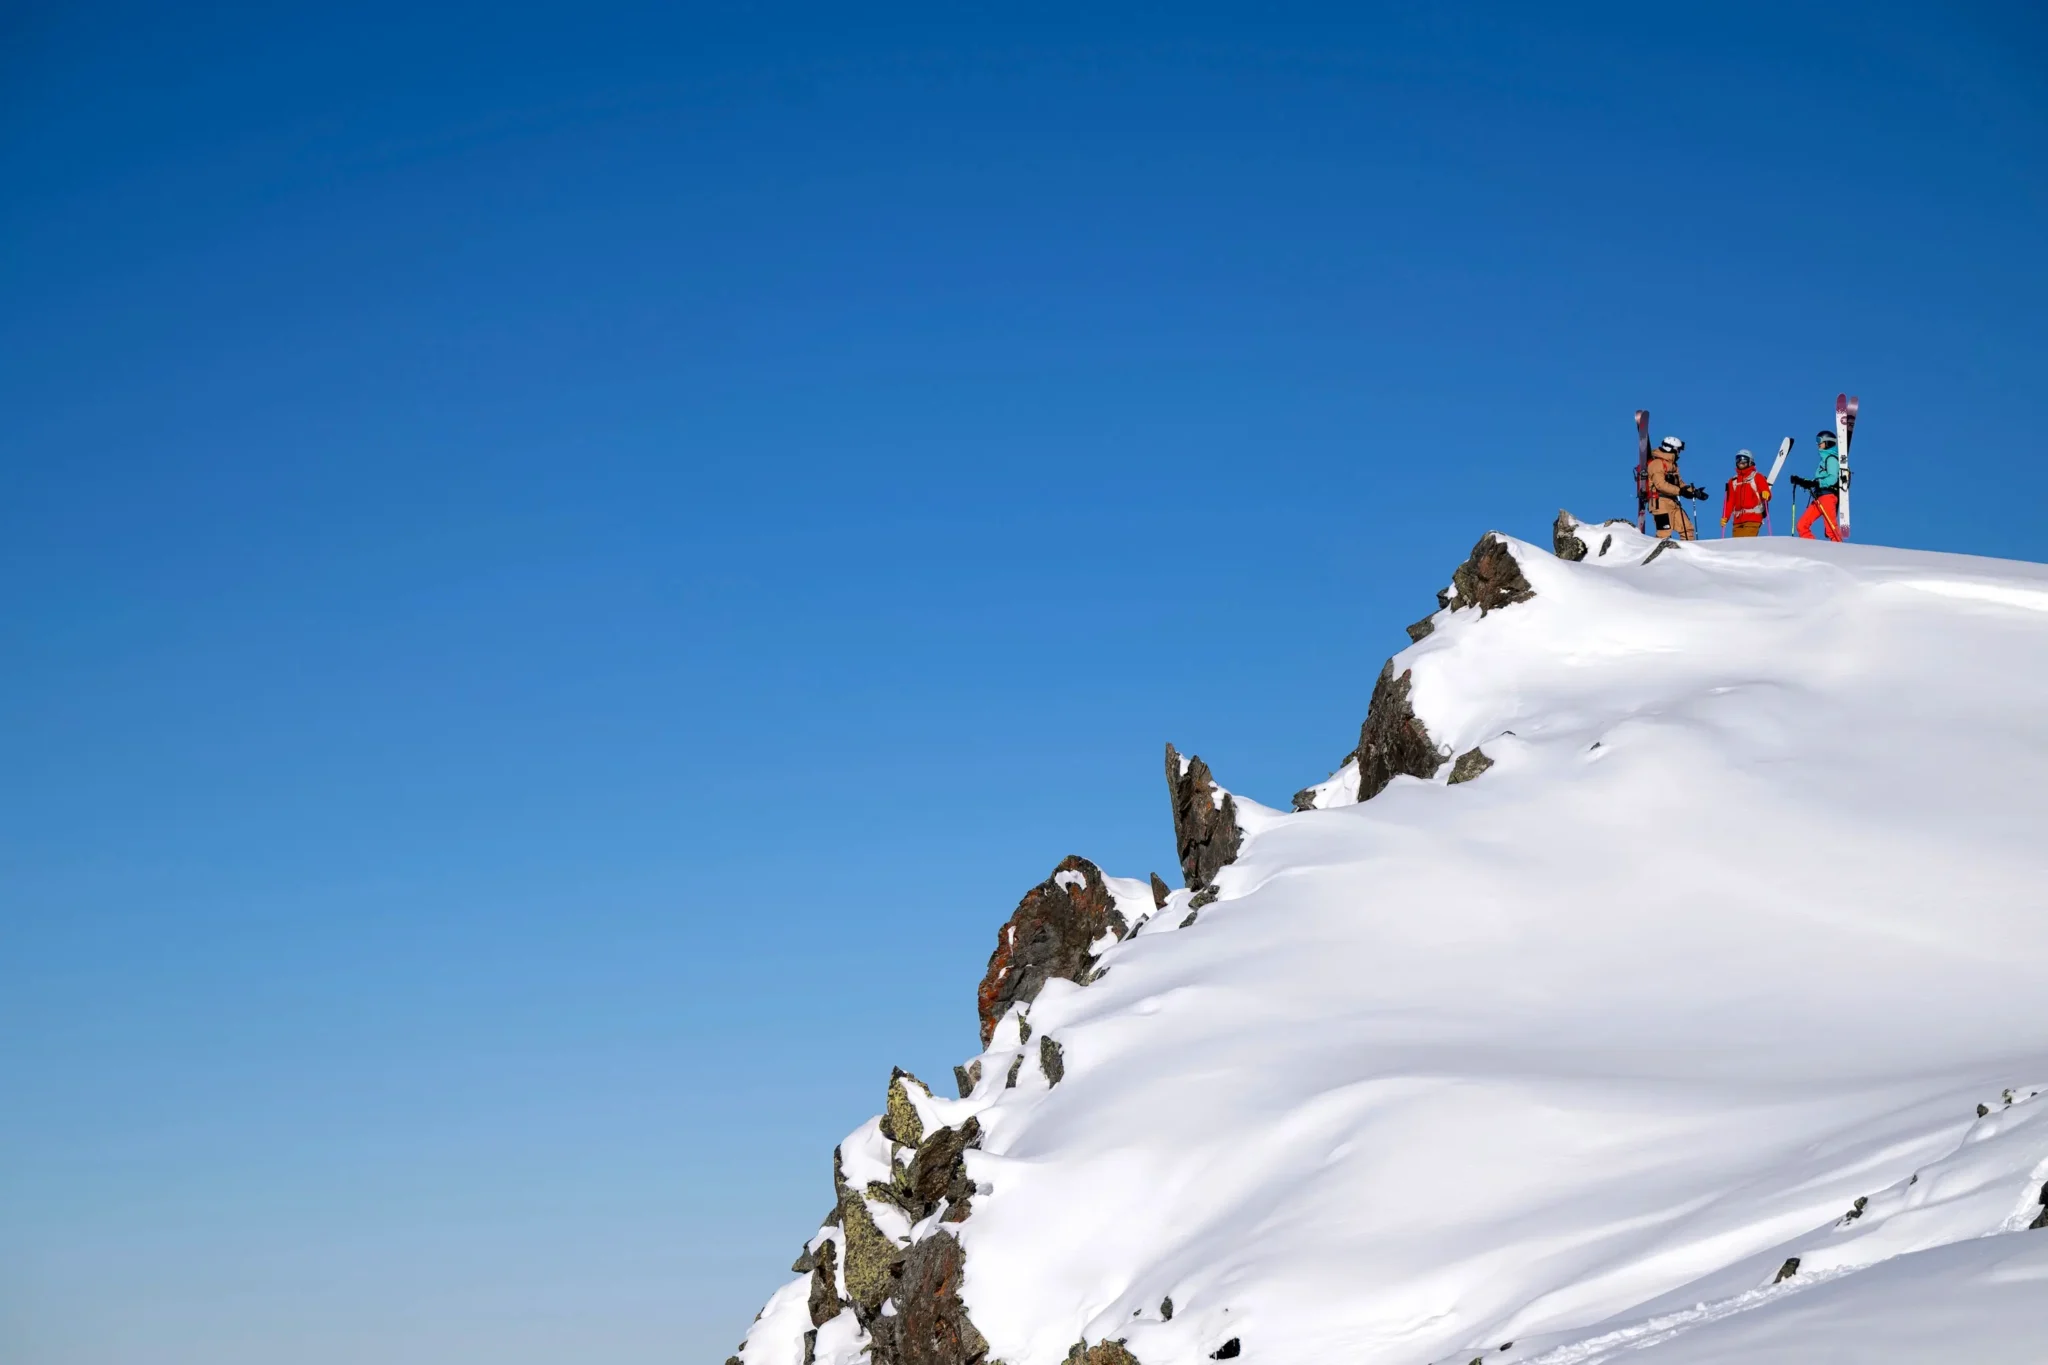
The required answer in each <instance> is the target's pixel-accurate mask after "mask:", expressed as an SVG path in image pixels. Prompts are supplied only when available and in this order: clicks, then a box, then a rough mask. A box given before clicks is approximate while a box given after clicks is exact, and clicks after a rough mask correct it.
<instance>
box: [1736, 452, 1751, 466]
mask: <svg viewBox="0 0 2048 1365" xmlns="http://www.w3.org/2000/svg"><path fill="white" fill-rule="evenodd" d="M1735 467H1736V468H1737V469H1755V468H1756V457H1755V456H1753V455H1751V454H1750V453H1749V452H1748V451H1746V450H1738V451H1736V452H1735Z"/></svg>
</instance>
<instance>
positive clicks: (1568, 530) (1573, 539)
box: [1550, 507, 1586, 564]
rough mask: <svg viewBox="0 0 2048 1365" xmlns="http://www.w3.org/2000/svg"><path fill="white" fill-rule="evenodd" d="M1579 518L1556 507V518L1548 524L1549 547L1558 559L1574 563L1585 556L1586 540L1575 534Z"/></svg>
mask: <svg viewBox="0 0 2048 1365" xmlns="http://www.w3.org/2000/svg"><path fill="white" fill-rule="evenodd" d="M1578 529H1579V519H1578V518H1577V517H1575V516H1573V515H1572V514H1571V513H1569V512H1567V511H1565V510H1564V509H1563V508H1562V507H1560V508H1558V509H1557V520H1556V521H1554V522H1552V523H1551V524H1550V548H1551V549H1552V550H1553V551H1554V552H1555V553H1556V554H1557V557H1558V558H1559V559H1569V560H1570V561H1572V563H1574V564H1576V563H1578V562H1579V561H1580V560H1582V559H1584V558H1585V557H1586V542H1585V541H1583V540H1580V539H1579V537H1578V535H1577V534H1576V533H1577V531H1578Z"/></svg>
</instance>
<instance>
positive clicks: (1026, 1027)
mask: <svg viewBox="0 0 2048 1365" xmlns="http://www.w3.org/2000/svg"><path fill="white" fill-rule="evenodd" d="M1017 1041H1018V1042H1020V1043H1028V1042H1030V1041H1031V1020H1030V1018H1029V1017H1027V1016H1025V1015H1022V1014H1020V1015H1018V1016H1017Z"/></svg>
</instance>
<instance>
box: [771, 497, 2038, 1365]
mask: <svg viewBox="0 0 2048 1365" xmlns="http://www.w3.org/2000/svg"><path fill="white" fill-rule="evenodd" d="M1558 549H1559V556H1566V555H1569V554H1571V553H1572V552H1573V550H1577V551H1580V552H1582V553H1583V555H1584V557H1583V559H1580V560H1577V561H1573V560H1571V559H1569V558H1566V557H1554V556H1552V555H1550V554H1547V553H1544V552H1542V551H1540V550H1538V549H1536V548H1534V547H1531V546H1529V545H1526V544H1523V543H1521V542H1518V541H1512V540H1508V539H1506V538H1503V537H1489V538H1488V539H1487V540H1485V541H1482V542H1481V546H1480V547H1479V550H1478V551H1475V555H1474V557H1473V559H1472V560H1470V561H1468V562H1467V564H1466V565H1464V566H1461V568H1460V574H1459V576H1457V577H1455V578H1454V581H1453V584H1452V586H1450V587H1449V588H1447V589H1446V590H1445V593H1444V594H1442V595H1441V596H1440V598H1439V602H1440V604H1441V606H1442V608H1443V609H1442V610H1439V611H1438V612H1437V613H1436V614H1435V615H1434V616H1432V617H1431V618H1429V620H1428V621H1426V622H1418V623H1417V624H1416V625H1415V626H1413V627H1411V628H1410V633H1411V635H1413V636H1415V637H1417V640H1416V643H1415V644H1413V645H1412V646H1411V647H1410V648H1408V649H1406V650H1404V651H1402V652H1401V653H1400V654H1398V655H1396V656H1395V657H1394V659H1393V660H1392V661H1391V662H1390V664H1389V667H1388V670H1387V672H1386V673H1385V674H1384V675H1383V676H1382V677H1381V679H1380V683H1379V686H1378V687H1376V688H1373V689H1372V690H1373V695H1374V706H1373V711H1374V715H1373V716H1370V717H1368V720H1367V723H1366V726H1365V727H1364V730H1365V733H1364V734H1363V735H1362V736H1361V743H1360V747H1359V749H1358V750H1356V751H1354V753H1353V754H1352V755H1351V756H1350V757H1349V758H1348V759H1347V760H1346V762H1345V765H1344V767H1342V768H1341V769H1340V770H1339V771H1338V773H1337V774H1335V775H1333V776H1332V778H1331V779H1329V780H1328V781H1327V782H1324V783H1320V784H1317V785H1316V786H1313V787H1310V788H1308V789H1306V790H1305V791H1304V792H1303V793H1302V794H1301V795H1300V796H1299V797H1297V798H1296V805H1297V806H1299V807H1301V809H1298V810H1296V811H1294V812H1281V811H1279V810H1274V809H1269V808H1267V807H1264V806H1260V805H1258V804H1256V803H1255V802H1252V801H1250V800H1248V799H1247V798H1245V797H1244V796H1243V795H1242V794H1241V793H1238V794H1225V793H1223V791H1222V789H1221V788H1220V787H1214V786H1213V783H1211V782H1210V779H1209V778H1208V774H1207V770H1206V768H1204V769H1202V771H1201V773H1200V774H1199V782H1198V784H1197V786H1198V788H1199V786H1200V784H1209V786H1210V787H1211V788H1212V790H1211V799H1210V800H1209V801H1208V802H1207V803H1206V809H1204V806H1205V803H1204V802H1202V801H1201V800H1200V799H1199V798H1200V795H1201V793H1200V791H1199V790H1197V791H1196V792H1195V795H1194V796H1193V797H1190V796H1189V794H1188V791H1187V784H1188V782H1189V781H1190V780H1192V779H1190V777H1189V773H1190V766H1189V760H1185V759H1178V758H1177V756H1176V757H1175V758H1172V759H1170V760H1169V770H1168V780H1169V785H1170V787H1173V789H1174V790H1173V796H1174V809H1175V816H1176V823H1177V824H1179V823H1181V822H1182V821H1183V820H1184V819H1194V818H1197V817H1199V819H1200V820H1202V821H1204V822H1206V825H1205V829H1204V831H1203V832H1202V837H1203V838H1204V839H1207V840H1208V841H1209V842H1207V843H1205V844H1203V845H1202V846H1203V847H1205V848H1207V847H1222V846H1223V845H1225V844H1229V845H1230V849H1229V851H1230V852H1231V853H1233V854H1234V857H1233V858H1232V859H1231V860H1230V861H1228V862H1226V863H1224V864H1222V865H1221V866H1220V867H1215V868H1213V869H1212V868H1211V867H1210V866H1209V865H1207V864H1203V865H1202V866H1201V867H1200V868H1199V869H1197V868H1195V867H1194V866H1193V865H1191V866H1190V873H1189V880H1190V881H1191V882H1195V883H1197V884H1195V885H1191V886H1189V887H1186V888H1183V889H1179V890H1174V891H1172V892H1170V893H1169V892H1167V890H1166V888H1165V886H1164V884H1163V883H1159V882H1158V881H1157V879H1156V878H1155V879H1154V883H1153V884H1152V885H1151V886H1149V887H1148V886H1147V885H1146V884H1145V883H1143V882H1138V881H1135V880H1126V879H1122V878H1113V877H1110V878H1105V877H1102V876H1101V874H1100V873H1099V871H1098V870H1097V869H1095V868H1094V867H1093V865H1092V864H1089V863H1087V862H1086V861H1085V860H1083V859H1069V860H1068V862H1067V863H1064V864H1062V865H1061V869H1060V871H1059V872H1058V874H1057V877H1058V880H1054V879H1049V880H1048V883H1047V884H1046V886H1044V887H1040V888H1038V889H1037V890H1036V891H1034V892H1033V896H1034V897H1037V900H1036V901H1033V900H1032V899H1031V898H1027V906H1034V905H1035V906H1036V907H1037V909H1035V910H1033V911H1032V916H1033V917H1032V918H1029V919H1028V920H1027V919H1026V917H1025V910H1024V909H1023V908H1020V911H1019V919H1017V920H1013V922H1012V924H1010V925H1008V926H1005V930H1004V933H1005V935H1006V936H1007V937H1006V938H1005V939H1004V940H1003V941H1002V942H999V945H998V957H999V958H1004V960H1005V961H1008V958H1005V957H1004V955H1005V954H1006V953H1008V954H1022V953H1025V952H1026V948H1027V947H1028V946H1029V945H1022V944H1021V940H1020V939H1019V934H1020V933H1022V934H1024V935H1025V936H1026V937H1030V938H1031V939H1032V942H1033V943H1036V944H1037V945H1038V946H1037V947H1036V948H1032V949H1031V950H1030V951H1032V952H1036V953H1037V954H1038V956H1037V957H1036V958H1034V959H1033V960H1034V961H1053V960H1054V959H1055V958H1057V959H1058V960H1059V961H1062V962H1064V963H1065V964H1066V965H1065V967H1064V968H1063V969H1061V972H1059V973H1054V974H1042V975H1043V980H1042V983H1041V982H1039V981H1036V980H1035V981H1034V982H1033V987H1034V991H1035V993H1034V994H1032V995H1031V996H1030V998H1028V999H1027V998H1025V997H1024V995H1023V994H1022V993H1018V992H1014V991H1013V992H1012V994H1011V995H1008V996H1006V995H1002V994H1001V993H1000V992H998V993H997V994H996V995H993V996H992V995H990V993H989V988H988V986H987V984H986V983H985V985H984V999H985V1000H991V999H993V1000H996V1001H997V1006H996V1007H999V1008H1000V1009H1001V1011H1002V1012H1001V1014H1000V1016H999V1017H994V1016H993V1015H991V1017H989V1018H988V1019H987V1020H986V1021H985V1022H986V1027H987V1031H986V1033H985V1037H986V1038H987V1047H986V1050H985V1051H983V1052H982V1053H981V1054H980V1055H978V1056H977V1057H975V1058H973V1059H971V1060H970V1061H969V1062H968V1063H967V1064H966V1065H965V1066H964V1067H963V1068H962V1069H961V1071H960V1076H959V1079H960V1082H961V1084H960V1088H961V1090H962V1091H963V1097H962V1098H959V1099H946V1098H939V1097H935V1096H933V1095H932V1094H931V1093H930V1092H929V1091H928V1090H927V1089H926V1088H925V1087H924V1086H923V1085H922V1084H921V1083H919V1082H918V1081H917V1080H916V1079H915V1078H911V1077H908V1076H904V1075H901V1074H899V1075H898V1076H897V1077H896V1078H895V1079H894V1080H893V1081H892V1082H891V1086H890V1091H889V1104H888V1111H887V1112H886V1113H885V1114H883V1115H882V1116H880V1117H879V1118H877V1119H875V1120H872V1121H870V1122H869V1123H868V1124H866V1125H864V1126H863V1127H861V1128H860V1129H858V1130H857V1131H856V1132H854V1133H853V1134H852V1135H850V1136H849V1137H848V1138H847V1140H846V1141H845V1142H844V1143H843V1144H842V1145H841V1147H840V1149H839V1152H838V1153H837V1158H836V1165H835V1170H836V1173H837V1182H838V1185H839V1191H838V1194H839V1202H838V1205H837V1206H836V1209H835V1212H834V1214H833V1215H832V1218H831V1220H830V1221H828V1223H827V1225H826V1226H825V1227H823V1228H821V1229H820V1230H819V1232H818V1233H817V1234H816V1235H815V1236H814V1237H813V1238H812V1239H811V1241H810V1242H809V1243H808V1244H807V1245H806V1247H805V1248H804V1252H803V1255H802V1257H801V1258H800V1259H799V1261H798V1269H799V1270H800V1271H803V1272H805V1273H804V1275H803V1276H802V1277H801V1278H799V1279H796V1280H794V1281H792V1282H791V1283H790V1284H789V1286H788V1287H787V1288H785V1289H784V1290H782V1291H781V1292H779V1293H778V1294H777V1295H776V1296H775V1297H774V1298H773V1299H771V1300H770V1302H769V1303H768V1305H767V1307H766V1308H764V1309H763V1310H762V1313H761V1315H760V1317H759V1318H758V1319H757V1321H756V1322H755V1324H754V1326H753V1328H752V1330H751V1331H750V1333H749V1334H748V1336H747V1339H746V1341H745V1343H744V1344H743V1345H742V1347H741V1350H740V1354H739V1357H738V1359H739V1360H740V1361H741V1362H742V1365H848V1363H850V1362H852V1361H853V1360H855V1359H856V1358H858V1357H861V1356H863V1355H869V1356H872V1357H873V1358H875V1359H876V1360H877V1361H878V1362H888V1363H893V1362H903V1365H971V1362H974V1361H976V1360H986V1361H990V1362H994V1361H1001V1362H1005V1363H1006V1365H1054V1363H1055V1362H1059V1361H1062V1360H1066V1359H1069V1358H1070V1357H1082V1356H1085V1358H1086V1359H1087V1361H1088V1362H1089V1365H1127V1362H1128V1361H1129V1360H1130V1359H1132V1358H1135V1360H1136V1361H1138V1362H1142V1365H1198V1363H1199V1362H1201V1361H1204V1360H1206V1359H1211V1358H1215V1359H1231V1358H1235V1357H1242V1359H1244V1360H1245V1361H1246V1362H1247V1363H1248V1365H1256V1362H1263V1361H1272V1362H1288V1363H1289V1365H1294V1363H1295V1362H1301V1361H1308V1360H1344V1361H1351V1362H1357V1363H1358V1365H1377V1363H1378V1362H1387V1363H1388V1365H1427V1363H1429V1362H1455V1365H1466V1362H1469V1361H1472V1360H1475V1359H1477V1360H1480V1361H1482V1362H1484V1365H1494V1362H1502V1363H1503V1365H1506V1363H1507V1362H1514V1363H1515V1365H1525V1363H1526V1362H1534V1361H1541V1362H1548V1363H1550V1365H1562V1363H1563V1362H1594V1361H1601V1360H1607V1359H1611V1358H1614V1357H1617V1356H1624V1355H1625V1356H1626V1357H1627V1358H1628V1359H1631V1360H1634V1359H1638V1358H1640V1359H1643V1360H1644V1361H1645V1362H1646V1365H1678V1362H1699V1361H1708V1360H1729V1359H1741V1360H1746V1361H1747V1360H1764V1361H1769V1360H1781V1359H1782V1360H1786V1361H1792V1360H1799V1361H1812V1360H1821V1359H1830V1360H1831V1359H1840V1360H1855V1361H1859V1362H1905V1361H1914V1362H1920V1361H1936V1360H1939V1361H1952V1360H1958V1359H1965V1358H1967V1359H1969V1360H1971V1361H1972V1362H1975V1363H1976V1365H1984V1363H1985V1362H1998V1361H2010V1362H2015V1363H2016V1365H2017V1363H2018V1362H2039V1361H2041V1360H2042V1359H2044V1358H2048V1347H2044V1346H2043V1345H2041V1344H2040V1343H2041V1342H2042V1341H2043V1340H2044V1337H2043V1329H2044V1328H2048V1232H2035V1231H2033V1230H2032V1228H2033V1226H2034V1225H2035V1224H2037V1223H2041V1222H2043V1221H2044V1218H2048V1206H2044V1199H2048V1189H2044V1181H2048V1093H2043V1092H2044V1091H2048V1005H2044V1000H2043V992H2044V982H2043V972H2042V964H2043V963H2044V961H2048V894H2044V891H2043V889H2042V888H2043V885H2044V872H2048V841H2044V838H2043V835H2044V822H2043V820H2042V818H2041V809H2042V806H2041V797H2040V794H2039V793H2040V783H2041V781H2042V778H2043V774H2044V768H2048V764H2044V758H2048V712H2044V708H2043V707H2042V706H2041V704H2040V698H2041V696H2042V689H2041V686H2040V682H2039V680H2040V679H2041V678H2042V677H2043V676H2044V674H2048V569H2044V568H2043V567H2041V566H2036V565H2028V564H2015V563H2005V562H1998V561H1991V560H1982V559H1971V558H1965V557H1960V556H1950V555H1935V554H1921V553H1911V552H1904V551H1894V550H1883V549H1876V548H1869V547H1863V546H1853V545H1832V544H1825V543H1821V544H1816V543H1813V542H1805V541H1793V540H1787V539H1778V540H1770V539H1765V540H1749V541H1720V542H1713V543H1700V544H1693V545H1686V546H1681V547H1673V548H1670V549H1667V550H1665V551H1663V552H1660V553H1656V554H1654V556H1653V554H1652V551H1653V549H1654V544H1653V542H1650V541H1648V540H1646V539H1644V538H1643V537H1641V536H1639V535H1638V534H1637V533H1636V532H1635V530H1634V529H1633V527H1630V526H1624V525H1619V524H1610V525H1608V526H1579V525H1577V524H1575V523H1571V522H1569V521H1568V520H1566V519H1561V520H1560V526H1559V540H1558ZM1646 561H1647V562H1646ZM1365 690H1366V689H1365V687H1363V686H1362V687H1361V692H1362V693H1363V692H1364V691H1365ZM1397 694H1398V695H1397ZM1376 726H1377V729H1376V728H1375V727H1376ZM1361 771H1364V772H1365V773H1366V774H1367V775H1368V778H1370V777H1371V775H1372V774H1374V773H1378V774H1380V775H1381V776H1382V777H1383V778H1384V779H1385V780H1384V781H1382V782H1381V783H1380V787H1379V788H1378V789H1375V788H1374V781H1373V780H1367V781H1364V782H1363V783H1362V782H1361V777H1360V774H1361ZM1375 780H1377V779H1375ZM1361 791H1363V795H1364V796H1365V797H1367V798H1369V799H1365V800H1360V795H1361ZM1226 795H1227V804H1228V805H1229V806H1230V808H1231V809H1230V812H1229V820H1230V821H1231V823H1232V824H1234V826H1235V831H1236V837H1235V838H1234V839H1222V838H1211V836H1212V835H1214V833H1215V831H1214V829H1213V828H1208V827H1207V826H1212V825H1213V823H1214V820H1215V819H1216V818H1218V815H1217V814H1212V813H1220V812H1222V811H1223V810H1224V807H1225V805H1226ZM1184 808H1186V809H1189V810H1193V811H1194V812H1195V814H1194V815H1185V814H1184ZM1189 846H1190V844H1189V839H1188V837H1186V836H1185V835H1184V837H1183V840H1182V847H1183V850H1184V851H1185V850H1186V849H1187V848H1188V847H1189ZM1212 861H1213V860H1212ZM1198 873H1199V875H1197V874H1198ZM1048 888H1051V890H1048ZM1061 896H1065V897H1069V898H1070V899H1071V901H1072V904H1071V905H1067V904H1063V903H1062V902H1061V901H1060V900H1059V897H1061ZM1020 926H1021V927H1020ZM1076 926H1079V927H1076ZM1083 933H1086V934H1093V935H1099V937H1095V938H1093V939H1092V940H1091V941H1089V942H1087V943H1085V944H1077V943H1076V942H1075V941H1074V940H1075V936H1076V935H1078V934H1083ZM1060 934H1065V935H1066V939H1064V940H1058V941H1055V940H1056V939H1057V938H1058V935H1060ZM1048 935H1051V936H1053V937H1052V938H1048V937H1047V936H1048ZM1034 936H1035V937H1034ZM1048 944H1050V945H1051V946H1047V945H1048ZM1055 949H1056V950H1057V951H1055ZM1017 960H1019V961H1022V960H1023V958H1022V957H1019V958H1018V959H1017ZM1004 971H1005V972H1007V971H1009V968H1008V967H1005V968H1004ZM996 975H997V968H996V964H994V963H992V965H991V979H992V980H994V979H996ZM1004 979H1005V980H1008V979H1009V978H1007V977H1005V978H1004ZM1006 989H1007V988H1006ZM1013 997H1014V998H1013Z"/></svg>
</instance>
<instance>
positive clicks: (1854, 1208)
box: [1842, 1194, 1870, 1223]
mask: <svg viewBox="0 0 2048 1365" xmlns="http://www.w3.org/2000/svg"><path fill="white" fill-rule="evenodd" d="M1869 1204H1870V1196H1869V1195H1867V1194H1859V1195H1857V1196H1856V1202H1855V1203H1854V1204H1852V1205H1850V1206H1849V1211H1848V1212H1847V1213H1845V1214H1843V1215H1842V1221H1843V1222H1844V1223H1853V1222H1855V1221H1856V1220H1857V1219H1858V1218H1861V1217H1862V1216H1863V1210H1864V1209H1865V1208H1867V1207H1868V1206H1869Z"/></svg>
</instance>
